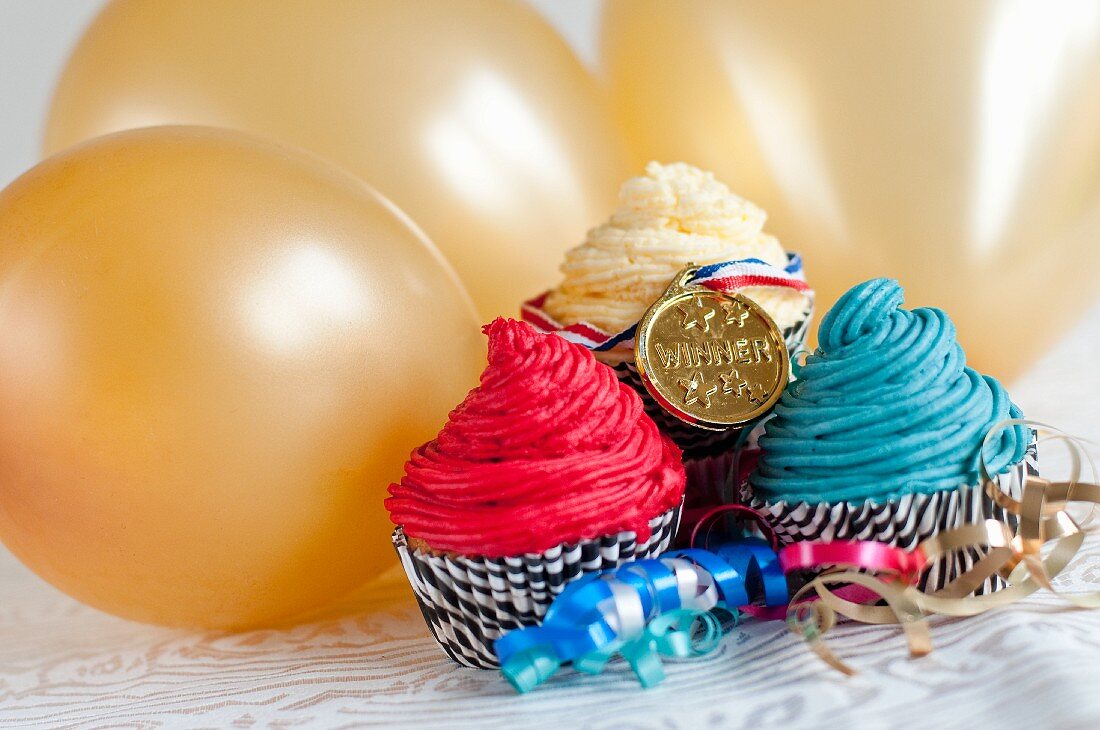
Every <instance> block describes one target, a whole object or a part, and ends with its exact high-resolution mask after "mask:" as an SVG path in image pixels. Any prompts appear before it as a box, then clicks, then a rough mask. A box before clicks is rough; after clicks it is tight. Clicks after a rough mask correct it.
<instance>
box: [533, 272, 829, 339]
mask: <svg viewBox="0 0 1100 730" xmlns="http://www.w3.org/2000/svg"><path fill="white" fill-rule="evenodd" d="M688 284H689V285H695V286H702V287H706V288H707V289H713V290H714V291H720V292H724V293H726V294H734V293H736V292H739V291H741V290H743V289H747V288H749V287H774V288H777V289H790V290H792V291H796V292H798V293H800V294H802V295H804V296H805V297H806V298H807V299H810V300H812V299H813V290H812V289H810V287H809V285H807V284H806V276H805V273H804V272H803V270H802V258H801V257H800V256H799V255H798V254H794V253H792V254H787V266H786V267H785V268H782V269H781V268H779V267H777V266H772V265H771V264H769V263H766V262H764V261H761V260H760V259H755V258H753V259H741V260H739V261H723V262H721V263H717V264H708V265H706V266H701V267H700V268H699V270H698V271H696V272H695V274H694V276H692V277H691V279H689V280H688ZM549 294H550V292H544V293H543V294H541V295H539V296H537V297H535V298H534V299H532V300H530V301H528V302H524V304H523V307H522V309H521V316H522V317H523V320H524V321H525V322H528V323H529V324H531V325H532V326H534V327H535V328H536V329H538V330H540V331H542V332H555V333H557V334H558V335H560V336H562V337H564V338H565V339H567V340H569V341H570V342H575V343H577V344H578V345H581V346H583V347H587V348H588V349H589V350H596V351H597V352H606V351H607V350H612V349H615V348H623V349H630V348H633V347H634V332H635V331H636V330H637V328H638V323H637V322H635V323H634V324H632V325H630V326H629V327H627V328H626V329H624V330H622V331H621V332H606V331H604V330H602V329H600V328H599V327H596V326H595V325H593V324H590V323H588V322H576V323H574V324H568V325H563V324H561V323H560V322H558V321H556V320H555V319H554V318H553V317H551V316H550V315H549V314H548V313H547V312H546V310H545V309H543V305H544V304H545V303H546V297H547V296H549Z"/></svg>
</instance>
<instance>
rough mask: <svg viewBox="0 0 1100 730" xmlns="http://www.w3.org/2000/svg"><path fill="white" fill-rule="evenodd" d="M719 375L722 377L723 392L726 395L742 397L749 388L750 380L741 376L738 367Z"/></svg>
mask: <svg viewBox="0 0 1100 730" xmlns="http://www.w3.org/2000/svg"><path fill="white" fill-rule="evenodd" d="M718 377H719V378H721V379H722V392H723V393H725V394H726V395H732V396H734V397H735V398H740V397H741V396H742V395H743V394H744V393H745V391H747V390H749V381H747V380H745V379H744V378H742V377H741V373H739V372H737V368H734V369H733V370H730V371H729V372H728V373H725V374H724V375H719V376H718ZM750 397H751V395H750Z"/></svg>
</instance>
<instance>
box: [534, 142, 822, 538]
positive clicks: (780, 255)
mask: <svg viewBox="0 0 1100 730" xmlns="http://www.w3.org/2000/svg"><path fill="white" fill-rule="evenodd" d="M766 217H767V216H766V215H765V213H764V211H763V210H761V209H760V208H758V207H757V206H756V205H754V204H753V203H751V202H749V201H748V200H745V199H744V198H741V197H739V196H737V195H735V194H734V193H733V192H731V191H730V189H729V188H728V187H727V186H726V185H725V184H723V183H721V182H719V181H718V180H716V179H715V178H714V175H713V174H711V173H709V172H704V171H702V170H699V169H697V168H694V167H691V166H690V165H686V164H683V163H675V164H670V165H662V164H659V163H656V162H651V163H649V164H648V165H647V166H646V170H645V175H643V176H641V177H636V178H632V179H630V180H628V181H627V182H626V183H625V184H624V185H623V186H622V189H621V190H620V193H619V208H618V209H617V210H616V211H615V212H614V213H613V214H612V216H611V217H610V218H609V219H608V220H607V222H605V223H604V224H602V225H600V226H597V227H596V228H593V229H592V230H590V231H589V232H588V235H587V237H586V239H585V241H584V242H583V243H582V244H581V245H579V246H577V247H576V248H574V249H572V250H570V251H569V252H568V253H567V254H566V256H565V261H564V262H563V264H562V266H561V271H562V274H563V279H562V282H561V284H559V285H558V287H557V288H555V289H553V290H551V291H549V292H547V293H545V294H543V295H542V296H540V297H538V298H536V299H534V300H531V301H530V302H528V303H527V304H526V305H525V307H524V310H523V314H524V319H526V320H527V321H529V322H531V323H532V324H534V325H535V326H537V327H539V328H540V329H543V330H545V331H557V332H558V333H559V334H561V335H563V336H564V337H566V338H567V339H570V340H572V341H574V342H577V343H579V344H582V345H585V346H587V347H589V348H590V349H592V350H593V351H594V353H595V355H596V357H597V358H598V359H599V360H601V361H602V362H604V363H606V364H608V365H611V366H612V367H614V368H615V371H616V373H617V374H618V376H619V378H620V379H621V380H623V381H624V382H627V383H629V384H630V385H631V386H633V387H634V388H635V389H636V390H637V391H638V393H639V394H641V396H642V400H643V401H644V403H645V405H646V411H647V412H648V413H649V415H650V416H651V417H652V418H653V419H654V420H655V421H656V422H657V423H658V425H659V426H660V427H661V429H662V430H663V431H664V432H665V433H667V434H668V435H669V436H671V437H672V439H673V440H674V441H675V442H676V443H677V445H678V446H680V448H681V449H683V451H684V466H685V468H686V470H687V475H688V487H687V499H686V505H685V510H686V511H685V521H686V522H689V523H690V522H691V512H692V511H698V510H704V509H706V508H707V507H709V506H712V505H714V504H718V503H722V502H726V501H729V500H730V499H731V498H732V497H733V496H734V495H733V493H732V490H731V489H730V485H729V479H728V477H729V471H730V467H731V465H732V463H733V461H734V458H735V454H736V449H737V444H738V442H739V439H740V435H741V432H742V429H737V428H735V429H729V430H727V431H720V432H714V431H706V430H701V429H698V428H695V427H692V426H689V425H687V424H685V423H683V422H682V421H680V420H678V419H677V418H676V417H674V416H672V415H671V414H669V413H668V412H667V411H665V410H664V408H662V407H661V406H660V405H659V404H658V403H657V402H656V401H654V400H653V399H652V398H651V397H650V396H649V393H648V392H647V391H646V389H645V387H644V386H643V385H642V382H641V379H640V377H639V376H638V372H637V369H636V368H635V364H634V341H633V337H634V329H635V327H636V325H637V323H638V321H639V320H640V319H641V318H642V316H643V315H644V314H645V312H646V310H647V309H648V308H649V307H650V305H652V304H653V303H654V302H655V301H656V300H657V299H658V298H660V296H661V295H662V294H663V293H664V292H665V290H666V289H667V288H668V286H669V284H670V283H671V282H672V280H673V279H674V278H675V277H676V275H677V274H678V273H679V272H680V271H681V270H682V269H683V268H684V267H685V266H688V265H696V266H700V267H703V268H702V270H701V271H700V275H699V276H698V278H697V279H696V280H695V281H694V282H693V283H694V284H697V285H699V286H706V287H708V288H711V289H716V290H720V291H726V292H733V291H736V292H739V293H741V294H743V295H745V296H747V297H749V298H751V299H753V300H754V301H755V302H756V303H757V304H759V305H760V306H761V307H763V308H764V310H765V311H766V312H767V313H768V314H769V315H770V316H771V318H772V319H773V320H774V321H775V323H776V324H777V325H778V327H779V328H780V329H781V330H782V331H783V334H784V338H785V340H786V342H787V346H788V349H789V350H790V351H791V353H792V355H793V354H794V353H795V352H796V351H797V350H798V349H800V348H801V347H802V343H803V341H804V339H805V334H806V330H807V328H808V325H809V320H810V317H811V314H812V312H813V293H812V292H811V291H810V289H809V288H808V287H807V286H806V283H805V279H804V277H803V275H802V265H801V262H800V260H799V258H798V257H797V256H796V255H793V254H790V253H788V252H787V251H785V250H784V248H783V246H781V245H780V243H779V241H778V240H777V239H776V238H775V236H772V235H770V234H768V233H766V232H765V231H764V222H765V219H766Z"/></svg>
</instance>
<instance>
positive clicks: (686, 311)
mask: <svg viewBox="0 0 1100 730" xmlns="http://www.w3.org/2000/svg"><path fill="white" fill-rule="evenodd" d="M676 308H677V309H678V310H680V314H682V315H684V321H683V324H682V325H681V326H682V327H683V328H684V329H686V330H689V329H692V328H694V327H698V328H699V331H700V332H710V321H711V320H712V319H714V309H713V308H712V307H708V306H706V305H705V304H703V300H702V299H699V298H696V299H695V306H694V307H692V306H684V305H678V306H677V307H676Z"/></svg>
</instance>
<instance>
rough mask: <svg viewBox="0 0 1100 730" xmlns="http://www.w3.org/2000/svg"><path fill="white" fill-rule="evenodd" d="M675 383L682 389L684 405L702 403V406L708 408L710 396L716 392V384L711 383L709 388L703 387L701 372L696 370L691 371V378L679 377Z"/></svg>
mask: <svg viewBox="0 0 1100 730" xmlns="http://www.w3.org/2000/svg"><path fill="white" fill-rule="evenodd" d="M676 384H677V385H679V386H680V387H681V388H683V389H684V405H685V406H690V405H692V404H694V403H702V404H703V408H710V397H711V396H712V395H714V394H715V393H717V392H718V386H717V385H712V386H710V387H709V388H707V387H705V385H706V383H705V381H704V380H703V373H702V372H700V371H698V370H696V371H695V372H694V373H692V375H691V380H687V379H686V378H680V379H679V380H677V381H676Z"/></svg>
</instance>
